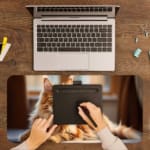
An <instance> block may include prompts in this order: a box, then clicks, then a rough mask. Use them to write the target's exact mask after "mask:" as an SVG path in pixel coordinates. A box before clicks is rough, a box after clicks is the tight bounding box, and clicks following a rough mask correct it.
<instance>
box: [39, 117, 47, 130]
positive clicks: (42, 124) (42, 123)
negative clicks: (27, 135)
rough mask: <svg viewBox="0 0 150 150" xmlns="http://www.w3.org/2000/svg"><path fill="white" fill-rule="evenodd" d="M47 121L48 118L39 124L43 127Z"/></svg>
mask: <svg viewBox="0 0 150 150" xmlns="http://www.w3.org/2000/svg"><path fill="white" fill-rule="evenodd" d="M46 121H47V119H45V118H44V119H42V120H41V122H40V123H39V125H38V126H39V127H42V128H43V126H44V124H45V123H46Z"/></svg>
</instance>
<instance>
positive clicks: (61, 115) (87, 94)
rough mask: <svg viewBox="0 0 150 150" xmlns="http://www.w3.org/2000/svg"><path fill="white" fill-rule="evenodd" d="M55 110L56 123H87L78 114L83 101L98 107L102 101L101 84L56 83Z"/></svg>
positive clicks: (54, 90) (54, 91)
mask: <svg viewBox="0 0 150 150" xmlns="http://www.w3.org/2000/svg"><path fill="white" fill-rule="evenodd" d="M53 100H54V102H53V110H54V123H55V124H85V122H84V121H83V119H82V118H81V117H80V116H79V114H78V106H79V105H80V103H82V102H91V103H93V104H95V105H96V106H98V107H101V103H102V86H101V85H54V87H53Z"/></svg>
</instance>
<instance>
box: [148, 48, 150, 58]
mask: <svg viewBox="0 0 150 150" xmlns="http://www.w3.org/2000/svg"><path fill="white" fill-rule="evenodd" d="M148 56H149V60H150V50H149V51H148Z"/></svg>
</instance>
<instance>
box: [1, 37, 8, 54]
mask: <svg viewBox="0 0 150 150" xmlns="http://www.w3.org/2000/svg"><path fill="white" fill-rule="evenodd" d="M6 44H7V37H6V36H4V37H3V42H2V48H1V52H2V51H3V50H4V48H5V46H6Z"/></svg>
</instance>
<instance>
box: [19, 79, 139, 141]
mask: <svg viewBox="0 0 150 150" xmlns="http://www.w3.org/2000/svg"><path fill="white" fill-rule="evenodd" d="M71 83H72V81H71V79H70V78H69V79H68V81H66V83H63V84H71ZM52 106H53V93H52V84H51V83H50V81H49V80H48V79H47V78H44V90H43V91H42V92H41V95H40V98H39V101H38V102H37V104H36V106H35V110H34V111H33V112H32V113H31V115H30V118H29V120H30V124H31V125H32V123H33V121H34V120H35V119H37V118H48V117H49V116H50V115H51V114H53V107H52ZM103 117H104V120H105V122H106V124H107V126H108V128H109V129H110V131H111V132H112V133H113V134H115V135H117V136H119V137H120V138H128V139H133V138H134V139H139V138H140V136H139V134H138V133H137V131H136V130H134V129H132V128H129V127H126V126H124V125H121V124H119V125H117V124H115V123H113V122H112V121H110V120H109V119H108V117H106V116H105V115H103ZM29 134H30V130H29V131H27V132H26V133H24V134H23V135H22V136H21V141H23V140H25V139H26V138H27V137H28V136H29ZM49 139H50V140H51V141H53V142H55V143H60V142H63V141H73V140H74V141H77V140H96V139H97V136H96V133H95V132H94V131H93V130H92V129H91V128H90V127H89V126H88V125H59V126H58V127H57V129H56V131H55V133H54V134H53V136H51V137H50V138H49Z"/></svg>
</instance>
